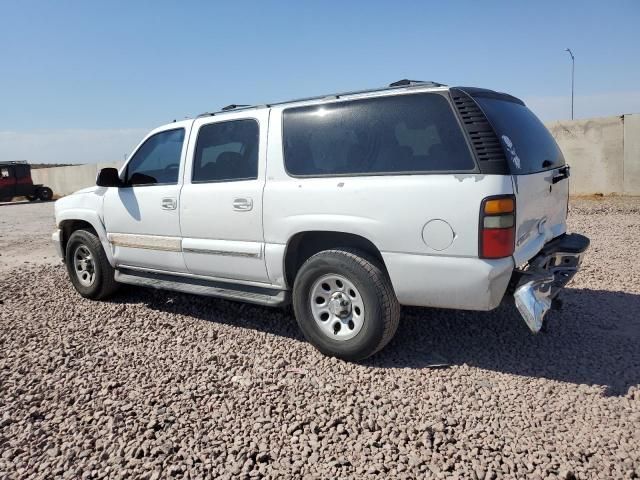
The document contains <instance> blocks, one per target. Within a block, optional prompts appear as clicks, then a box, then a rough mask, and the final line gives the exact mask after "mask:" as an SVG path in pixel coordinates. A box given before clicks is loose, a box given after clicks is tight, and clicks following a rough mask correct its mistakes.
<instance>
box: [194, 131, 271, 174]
mask: <svg viewBox="0 0 640 480" xmlns="http://www.w3.org/2000/svg"><path fill="white" fill-rule="evenodd" d="M258 137H259V129H258V122H256V121H255V120H252V119H243V120H231V121H229V122H219V123H210V124H208V125H203V126H202V127H200V131H199V132H198V140H197V141H196V152H195V155H194V158H193V175H192V178H191V180H192V182H193V183H203V182H224V181H233V180H253V179H256V178H258Z"/></svg>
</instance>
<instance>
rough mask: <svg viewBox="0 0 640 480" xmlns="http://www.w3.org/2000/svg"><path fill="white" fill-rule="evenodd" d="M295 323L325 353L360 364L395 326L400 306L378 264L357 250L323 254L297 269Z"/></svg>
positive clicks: (329, 251)
mask: <svg viewBox="0 0 640 480" xmlns="http://www.w3.org/2000/svg"><path fill="white" fill-rule="evenodd" d="M293 308H294V311H295V315H296V320H297V322H298V325H299V326H300V329H301V330H302V333H303V334H304V336H305V337H306V338H307V340H308V341H309V342H310V343H311V344H313V345H314V346H315V347H316V348H317V349H318V350H320V351H321V352H322V353H324V354H325V355H330V356H335V357H339V358H342V359H345V360H362V359H364V358H367V357H369V356H371V355H373V354H374V353H376V352H377V351H379V350H381V349H382V348H383V347H384V346H385V345H386V344H387V343H388V342H389V341H390V340H391V339H392V338H393V335H394V334H395V332H396V330H397V328H398V322H399V319H400V305H399V304H398V300H397V299H396V296H395V293H394V292H393V288H392V286H391V282H390V280H389V277H388V276H387V274H386V272H385V271H384V270H383V269H382V268H381V267H380V265H379V264H378V262H377V261H376V260H374V259H371V258H369V257H368V256H367V255H366V254H364V253H362V252H359V251H357V250H350V249H336V250H325V251H322V252H320V253H317V254H315V255H313V256H312V257H311V258H309V259H308V260H307V261H306V262H305V263H304V264H303V265H302V267H301V268H300V271H299V272H298V274H297V276H296V279H295V283H294V287H293Z"/></svg>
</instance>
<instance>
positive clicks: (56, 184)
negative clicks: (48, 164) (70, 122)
mask: <svg viewBox="0 0 640 480" xmlns="http://www.w3.org/2000/svg"><path fill="white" fill-rule="evenodd" d="M121 166H122V162H112V163H97V164H96V163H94V164H87V165H74V166H72V167H54V168H38V169H34V170H32V171H31V177H32V178H33V183H38V184H40V183H41V184H43V185H46V186H48V187H51V189H52V190H53V194H54V195H56V196H64V195H69V194H70V193H73V192H75V191H76V190H80V189H81V188H85V187H90V186H92V185H95V184H96V177H97V176H98V172H99V171H100V169H102V168H105V167H115V168H120V167H121Z"/></svg>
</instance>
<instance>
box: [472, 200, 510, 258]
mask: <svg viewBox="0 0 640 480" xmlns="http://www.w3.org/2000/svg"><path fill="white" fill-rule="evenodd" d="M515 230H516V201H515V198H514V197H513V195H500V196H496V197H487V198H485V199H484V200H483V201H482V204H481V206H480V225H479V232H480V235H479V252H480V257H481V258H504V257H510V256H511V255H513V250H514V248H515V236H516V232H515Z"/></svg>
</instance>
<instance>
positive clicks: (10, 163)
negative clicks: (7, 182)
mask: <svg viewBox="0 0 640 480" xmlns="http://www.w3.org/2000/svg"><path fill="white" fill-rule="evenodd" d="M28 163H29V162H27V161H26V160H11V161H8V162H2V161H0V165H25V164H28Z"/></svg>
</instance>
